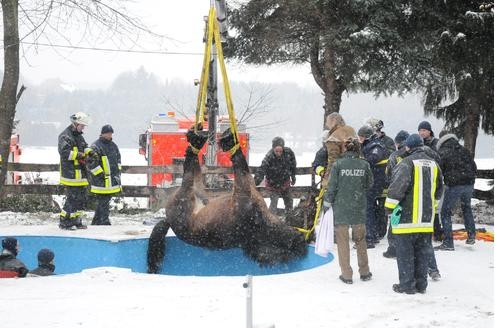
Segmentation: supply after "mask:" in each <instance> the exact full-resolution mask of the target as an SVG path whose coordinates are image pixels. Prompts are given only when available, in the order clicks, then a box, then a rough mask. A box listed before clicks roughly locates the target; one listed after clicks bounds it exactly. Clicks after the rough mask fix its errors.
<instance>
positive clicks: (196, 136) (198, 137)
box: [186, 129, 208, 149]
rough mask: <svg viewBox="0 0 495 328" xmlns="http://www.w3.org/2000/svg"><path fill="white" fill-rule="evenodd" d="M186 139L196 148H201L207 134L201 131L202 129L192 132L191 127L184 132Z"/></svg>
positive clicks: (206, 138)
mask: <svg viewBox="0 0 495 328" xmlns="http://www.w3.org/2000/svg"><path fill="white" fill-rule="evenodd" d="M186 138H187V141H188V142H189V143H190V144H191V145H192V146H193V147H194V148H197V149H201V148H203V146H204V144H205V143H206V141H207V140H208V134H205V133H203V132H202V131H198V132H197V133H196V132H194V130H193V129H189V130H187V133H186Z"/></svg>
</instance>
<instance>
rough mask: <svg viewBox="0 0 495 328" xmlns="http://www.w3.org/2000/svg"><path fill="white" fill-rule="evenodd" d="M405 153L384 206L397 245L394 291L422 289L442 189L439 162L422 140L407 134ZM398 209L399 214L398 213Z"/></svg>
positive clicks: (404, 291)
mask: <svg viewBox="0 0 495 328" xmlns="http://www.w3.org/2000/svg"><path fill="white" fill-rule="evenodd" d="M405 145H406V152H407V153H408V154H409V155H408V156H407V157H405V158H404V159H403V160H402V161H401V162H400V163H399V164H398V165H397V166H396V168H395V169H394V171H393V173H392V181H391V183H390V187H389V189H388V195H387V200H386V202H385V207H386V208H387V212H389V213H391V212H392V211H394V214H393V215H392V217H391V224H392V233H393V234H394V235H395V240H396V247H397V266H398V271H399V283H398V284H394V285H393V286H392V289H393V290H394V291H395V292H397V293H406V294H415V293H417V292H419V293H424V292H426V287H427V286H428V282H427V274H428V261H429V260H430V254H431V234H432V232H433V218H434V217H435V207H436V204H437V202H438V200H439V199H440V196H441V194H442V189H443V179H442V172H441V170H440V167H439V165H438V164H437V163H436V162H435V161H434V160H432V159H431V158H430V157H428V156H427V155H426V153H425V151H424V149H423V147H422V146H423V140H422V139H421V137H420V136H419V135H418V134H411V135H410V136H409V137H408V138H407V139H406V141H405ZM399 212H400V214H399Z"/></svg>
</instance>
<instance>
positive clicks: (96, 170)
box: [87, 137, 122, 194]
mask: <svg viewBox="0 0 495 328" xmlns="http://www.w3.org/2000/svg"><path fill="white" fill-rule="evenodd" d="M91 150H93V152H94V153H93V155H92V156H91V157H89V158H88V161H87V167H88V171H89V172H90V174H89V176H90V182H91V192H92V193H95V194H115V193H118V192H120V191H121V188H122V187H121V185H120V171H121V164H120V151H119V147H117V145H116V144H115V142H113V141H112V140H107V139H105V138H103V137H100V138H99V139H98V140H96V141H95V142H94V143H93V144H92V145H91Z"/></svg>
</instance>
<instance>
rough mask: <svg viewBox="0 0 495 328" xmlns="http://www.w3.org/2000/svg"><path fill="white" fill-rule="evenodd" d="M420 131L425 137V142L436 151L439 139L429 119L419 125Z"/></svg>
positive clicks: (422, 136)
mask: <svg viewBox="0 0 495 328" xmlns="http://www.w3.org/2000/svg"><path fill="white" fill-rule="evenodd" d="M418 133H419V135H420V136H421V138H422V139H423V144H424V145H425V146H428V147H430V148H431V149H433V150H434V151H437V143H438V139H437V138H435V134H434V133H433V131H432V129H431V124H430V122H428V121H423V122H421V123H419V125H418Z"/></svg>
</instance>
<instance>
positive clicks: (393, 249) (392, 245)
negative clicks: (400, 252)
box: [387, 224, 440, 273]
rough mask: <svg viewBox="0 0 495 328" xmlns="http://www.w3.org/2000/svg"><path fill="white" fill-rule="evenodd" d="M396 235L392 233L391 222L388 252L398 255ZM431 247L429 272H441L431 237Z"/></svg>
mask: <svg viewBox="0 0 495 328" xmlns="http://www.w3.org/2000/svg"><path fill="white" fill-rule="evenodd" d="M396 236H397V235H394V234H393V233H392V226H391V225H390V224H389V226H388V233H387V240H388V249H387V252H388V253H390V254H393V255H397V241H396ZM428 242H429V248H428V273H432V272H440V271H439V270H438V266H437V259H436V258H435V251H434V250H433V245H432V244H431V239H429V240H428Z"/></svg>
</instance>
